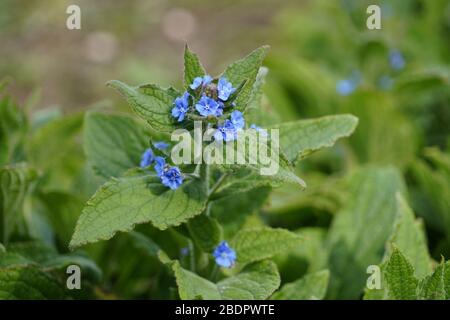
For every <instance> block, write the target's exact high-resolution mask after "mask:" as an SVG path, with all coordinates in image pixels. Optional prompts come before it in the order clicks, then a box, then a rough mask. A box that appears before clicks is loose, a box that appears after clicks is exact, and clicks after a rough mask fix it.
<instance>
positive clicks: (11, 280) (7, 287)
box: [0, 265, 66, 300]
mask: <svg viewBox="0 0 450 320" xmlns="http://www.w3.org/2000/svg"><path fill="white" fill-rule="evenodd" d="M65 297H66V295H65V292H64V289H63V288H62V286H61V284H60V283H59V282H58V281H57V280H56V279H55V278H53V277H51V276H50V275H48V274H47V273H44V272H43V271H41V270H39V269H38V267H36V266H31V265H29V266H20V267H12V268H2V269H0V299H14V300H36V299H63V298H65Z"/></svg>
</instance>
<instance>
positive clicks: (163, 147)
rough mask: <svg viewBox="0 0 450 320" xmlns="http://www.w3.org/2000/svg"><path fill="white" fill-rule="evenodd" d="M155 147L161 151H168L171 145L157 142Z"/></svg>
mask: <svg viewBox="0 0 450 320" xmlns="http://www.w3.org/2000/svg"><path fill="white" fill-rule="evenodd" d="M153 145H154V146H155V148H156V149H158V150H161V151H162V150H166V149H167V148H168V147H169V144H168V143H165V142H164V141H158V142H155V143H154V144H153Z"/></svg>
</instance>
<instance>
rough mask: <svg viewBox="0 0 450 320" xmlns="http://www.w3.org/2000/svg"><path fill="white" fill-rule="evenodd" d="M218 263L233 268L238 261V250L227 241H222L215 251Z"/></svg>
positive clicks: (214, 254)
mask: <svg viewBox="0 0 450 320" xmlns="http://www.w3.org/2000/svg"><path fill="white" fill-rule="evenodd" d="M213 256H214V258H215V260H216V263H217V264H218V265H219V266H221V267H224V268H231V267H233V266H234V263H235V262H236V251H234V250H233V249H232V248H230V246H229V245H228V243H227V242H226V241H222V242H221V243H219V245H218V246H217V247H216V249H215V250H214V252H213Z"/></svg>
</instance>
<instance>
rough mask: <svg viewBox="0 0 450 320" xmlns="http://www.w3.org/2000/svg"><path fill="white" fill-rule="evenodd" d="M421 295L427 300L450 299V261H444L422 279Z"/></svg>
mask: <svg viewBox="0 0 450 320" xmlns="http://www.w3.org/2000/svg"><path fill="white" fill-rule="evenodd" d="M419 296H420V298H421V299H427V300H448V299H450V261H447V262H445V261H442V262H441V263H440V264H439V265H438V267H437V268H436V270H435V271H434V273H433V274H432V275H430V276H427V277H426V278H425V279H424V280H423V281H422V284H421V286H420V292H419Z"/></svg>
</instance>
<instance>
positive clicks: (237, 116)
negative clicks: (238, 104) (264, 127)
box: [231, 110, 245, 130]
mask: <svg viewBox="0 0 450 320" xmlns="http://www.w3.org/2000/svg"><path fill="white" fill-rule="evenodd" d="M231 123H233V125H234V128H235V129H236V130H239V129H243V128H244V127H245V120H244V116H243V114H242V112H240V111H238V110H235V111H233V112H232V113H231Z"/></svg>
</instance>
